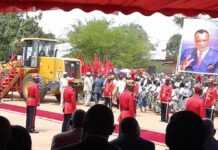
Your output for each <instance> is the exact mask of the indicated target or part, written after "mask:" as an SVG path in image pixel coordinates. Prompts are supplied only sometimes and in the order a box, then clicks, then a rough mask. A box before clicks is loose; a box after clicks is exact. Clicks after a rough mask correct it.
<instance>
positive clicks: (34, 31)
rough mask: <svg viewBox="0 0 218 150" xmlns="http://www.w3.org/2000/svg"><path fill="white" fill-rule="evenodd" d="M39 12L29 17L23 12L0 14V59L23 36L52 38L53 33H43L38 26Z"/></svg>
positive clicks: (9, 51) (3, 58) (11, 49)
mask: <svg viewBox="0 0 218 150" xmlns="http://www.w3.org/2000/svg"><path fill="white" fill-rule="evenodd" d="M40 19H41V14H39V15H37V16H34V17H30V16H28V15H27V14H23V13H6V14H1V15H0V22H1V24H0V32H1V34H0V60H5V59H6V58H7V57H8V56H9V54H10V53H11V52H12V51H15V50H16V44H17V43H18V41H19V40H20V39H21V38H23V37H44V38H54V35H53V34H51V33H49V34H45V33H44V32H43V31H42V28H41V27H39V24H38V21H39V20H40Z"/></svg>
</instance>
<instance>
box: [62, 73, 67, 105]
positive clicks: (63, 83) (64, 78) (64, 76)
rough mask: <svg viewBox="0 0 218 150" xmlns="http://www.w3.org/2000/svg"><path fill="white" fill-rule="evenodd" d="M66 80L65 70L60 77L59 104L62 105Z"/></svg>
mask: <svg viewBox="0 0 218 150" xmlns="http://www.w3.org/2000/svg"><path fill="white" fill-rule="evenodd" d="M67 82H68V80H67V72H64V73H63V76H62V78H61V79H60V93H61V99H60V105H61V107H63V102H64V88H65V87H66V86H67V85H68V83H67Z"/></svg>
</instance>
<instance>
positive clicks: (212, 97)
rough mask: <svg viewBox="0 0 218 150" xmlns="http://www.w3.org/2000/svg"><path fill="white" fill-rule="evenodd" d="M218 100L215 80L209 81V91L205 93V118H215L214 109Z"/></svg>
mask: <svg viewBox="0 0 218 150" xmlns="http://www.w3.org/2000/svg"><path fill="white" fill-rule="evenodd" d="M217 98H218V95H217V89H216V87H215V84H214V80H213V79H209V85H208V89H207V91H206V93H205V99H204V107H205V113H206V114H205V115H206V116H205V117H206V118H208V119H210V120H213V118H214V116H213V113H214V112H213V107H214V105H215V103H216V100H217Z"/></svg>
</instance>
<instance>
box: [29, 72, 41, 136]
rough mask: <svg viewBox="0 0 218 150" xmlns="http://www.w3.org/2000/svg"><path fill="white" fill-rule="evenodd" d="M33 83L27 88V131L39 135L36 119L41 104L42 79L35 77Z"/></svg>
mask: <svg viewBox="0 0 218 150" xmlns="http://www.w3.org/2000/svg"><path fill="white" fill-rule="evenodd" d="M33 81H34V82H32V83H31V84H30V85H29V86H28V88H27V100H26V129H27V130H28V132H30V133H38V131H36V130H35V118H36V109H37V106H39V104H40V90H39V85H38V84H39V82H40V77H39V76H38V75H35V74H34V75H33Z"/></svg>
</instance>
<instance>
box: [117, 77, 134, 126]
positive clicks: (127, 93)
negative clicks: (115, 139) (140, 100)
mask: <svg viewBox="0 0 218 150" xmlns="http://www.w3.org/2000/svg"><path fill="white" fill-rule="evenodd" d="M133 88H134V81H133V80H130V81H127V83H126V88H125V90H124V91H123V92H122V93H121V94H120V96H119V102H120V116H119V122H121V121H122V120H123V119H124V118H127V117H135V114H136V103H135V98H134V94H133Z"/></svg>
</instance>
